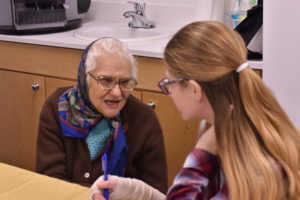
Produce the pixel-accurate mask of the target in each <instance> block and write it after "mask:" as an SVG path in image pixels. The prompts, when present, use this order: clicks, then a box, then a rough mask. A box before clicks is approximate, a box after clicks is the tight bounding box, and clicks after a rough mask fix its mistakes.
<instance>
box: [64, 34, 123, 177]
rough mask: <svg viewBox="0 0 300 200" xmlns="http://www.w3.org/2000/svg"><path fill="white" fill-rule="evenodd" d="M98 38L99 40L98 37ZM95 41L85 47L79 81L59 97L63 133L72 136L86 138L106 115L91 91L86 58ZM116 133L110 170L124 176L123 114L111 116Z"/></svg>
mask: <svg viewBox="0 0 300 200" xmlns="http://www.w3.org/2000/svg"><path fill="white" fill-rule="evenodd" d="M96 41H97V40H96ZM96 41H94V42H92V43H91V44H90V45H88V46H87V48H86V49H85V50H84V51H83V53H82V56H81V59H80V63H79V67H78V76H77V82H76V84H75V85H74V86H73V87H72V88H70V89H68V90H67V91H66V92H64V93H63V94H62V95H61V96H60V98H59V100H58V115H59V121H60V126H61V130H62V134H63V135H64V136H66V137H71V138H86V137H87V136H88V134H89V133H90V132H91V130H92V129H93V128H94V127H95V125H97V124H98V123H99V122H100V121H101V120H102V119H104V116H103V115H102V114H101V113H100V112H99V111H97V109H96V108H95V107H94V105H93V104H92V103H91V101H90V99H89V95H88V86H87V78H86V58H87V55H88V52H89V50H90V48H91V46H92V45H93V44H94V43H95V42H96ZM108 122H109V123H110V128H111V132H112V137H111V138H110V139H108V140H107V141H106V148H105V149H106V153H108V155H109V158H108V166H109V169H108V171H109V173H110V174H113V175H118V176H123V175H124V169H125V166H126V162H127V143H126V138H125V132H124V130H123V127H122V124H121V120H120V117H119V116H116V117H115V118H112V119H108Z"/></svg>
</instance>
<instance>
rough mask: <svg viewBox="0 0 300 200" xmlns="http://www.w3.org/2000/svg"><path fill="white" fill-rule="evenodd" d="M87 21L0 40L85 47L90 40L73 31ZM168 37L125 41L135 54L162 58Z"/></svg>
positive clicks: (84, 25) (1, 37)
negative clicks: (55, 31)
mask: <svg viewBox="0 0 300 200" xmlns="http://www.w3.org/2000/svg"><path fill="white" fill-rule="evenodd" d="M88 24H89V23H82V25H81V27H79V28H77V29H73V30H68V31H63V32H58V33H48V34H35V35H6V34H0V40H2V41H10V42H19V43H28V44H38V45H46V46H55V47H64V48H73V49H85V47H86V46H87V45H88V44H89V43H90V42H91V41H92V40H90V41H89V40H83V39H78V38H76V37H74V33H75V31H78V30H82V29H84V28H86V27H88ZM169 40H170V37H165V38H163V39H155V40H146V41H142V42H141V41H132V42H125V43H126V45H127V46H128V48H129V50H130V51H131V52H132V53H133V54H134V55H136V56H145V57H154V58H162V53H163V50H164V47H165V46H166V44H167V42H168V41H169Z"/></svg>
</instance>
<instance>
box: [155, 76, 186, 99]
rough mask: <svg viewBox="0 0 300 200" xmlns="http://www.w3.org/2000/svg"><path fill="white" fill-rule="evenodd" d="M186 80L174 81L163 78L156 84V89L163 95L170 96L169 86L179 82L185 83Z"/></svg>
mask: <svg viewBox="0 0 300 200" xmlns="http://www.w3.org/2000/svg"><path fill="white" fill-rule="evenodd" d="M187 80H188V79H186V78H178V79H175V80H169V79H167V78H163V79H161V80H160V81H159V82H158V84H157V85H158V87H159V88H160V89H161V91H162V92H163V93H164V94H165V95H170V90H169V88H170V87H169V86H170V85H171V84H173V83H177V82H181V81H187Z"/></svg>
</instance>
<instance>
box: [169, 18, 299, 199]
mask: <svg viewBox="0 0 300 200" xmlns="http://www.w3.org/2000/svg"><path fill="white" fill-rule="evenodd" d="M164 57H165V60H166V62H167V65H168V70H169V71H170V72H171V73H172V74H173V75H175V76H177V77H184V78H188V79H192V80H196V81H197V82H198V83H199V85H200V86H201V87H202V88H203V90H204V92H205V94H206V95H207V97H208V99H209V101H210V103H211V105H212V107H213V110H214V114H215V124H214V125H215V131H216V137H217V143H218V152H219V156H220V159H221V162H222V168H223V170H224V174H225V177H226V181H227V184H228V187H229V194H230V199H232V200H282V199H289V200H295V199H300V154H299V152H300V134H299V131H298V130H297V129H296V127H295V126H294V125H293V124H292V122H291V121H290V120H289V118H288V116H287V115H286V114H285V112H284V111H283V109H282V108H281V106H280V105H279V103H278V102H277V101H276V99H275V98H274V96H273V95H272V93H271V91H270V90H269V89H268V88H267V87H266V86H265V84H264V83H263V82H262V80H261V78H260V77H259V76H258V75H257V73H256V72H254V71H253V70H252V69H251V68H249V67H248V68H246V69H244V70H243V71H242V72H240V73H237V72H236V71H235V70H236V69H237V68H238V67H239V66H240V65H241V64H242V63H245V62H246V61H247V49H246V47H245V44H244V41H243V40H242V38H241V37H240V36H239V34H238V33H237V32H235V31H233V30H232V29H230V28H229V27H227V26H226V25H224V24H222V23H219V22H213V21H203V22H194V23H191V24H189V25H187V26H185V27H183V28H182V29H181V30H180V31H179V32H177V33H176V34H175V36H174V37H173V38H172V39H171V40H170V42H169V43H168V45H167V47H166V50H165V55H164ZM230 105H233V110H232V111H231V110H230V109H229V107H230Z"/></svg>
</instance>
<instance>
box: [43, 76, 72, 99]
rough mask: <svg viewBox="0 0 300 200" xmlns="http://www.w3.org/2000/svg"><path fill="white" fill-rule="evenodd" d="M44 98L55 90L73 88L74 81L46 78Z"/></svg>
mask: <svg viewBox="0 0 300 200" xmlns="http://www.w3.org/2000/svg"><path fill="white" fill-rule="evenodd" d="M45 82H46V98H48V97H49V96H50V95H51V94H52V93H53V92H54V91H55V90H56V89H57V88H59V87H67V86H73V85H74V84H75V81H69V80H63V79H58V78H48V77H47V78H46V79H45Z"/></svg>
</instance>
